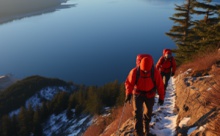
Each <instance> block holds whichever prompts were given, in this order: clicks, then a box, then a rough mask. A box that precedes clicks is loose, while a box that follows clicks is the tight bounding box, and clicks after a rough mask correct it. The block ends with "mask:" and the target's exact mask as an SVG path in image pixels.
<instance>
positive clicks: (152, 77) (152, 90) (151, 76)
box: [135, 65, 156, 93]
mask: <svg viewBox="0 0 220 136" xmlns="http://www.w3.org/2000/svg"><path fill="white" fill-rule="evenodd" d="M140 72H141V70H140V67H138V68H137V71H136V80H135V85H137V82H138V79H139V78H140ZM150 78H151V79H152V81H153V84H154V87H153V88H152V89H151V90H150V91H149V92H144V93H153V92H156V81H155V78H154V65H153V66H152V68H151V74H150ZM142 93H143V92H142Z"/></svg>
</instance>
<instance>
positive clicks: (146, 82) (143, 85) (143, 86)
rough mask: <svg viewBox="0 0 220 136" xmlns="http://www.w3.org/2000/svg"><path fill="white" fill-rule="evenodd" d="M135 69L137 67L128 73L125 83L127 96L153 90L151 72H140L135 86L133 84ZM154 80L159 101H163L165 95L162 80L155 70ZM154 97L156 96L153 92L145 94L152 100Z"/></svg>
mask: <svg viewBox="0 0 220 136" xmlns="http://www.w3.org/2000/svg"><path fill="white" fill-rule="evenodd" d="M137 68H138V67H135V68H133V69H132V70H131V71H130V73H129V75H128V77H127V79H126V81H125V89H126V95H127V94H138V92H137V90H141V91H146V92H148V91H149V90H151V89H153V88H154V83H153V81H152V79H151V72H148V73H147V74H144V72H142V71H141V70H140V77H139V79H138V82H137V84H135V81H136V75H137V74H136V72H137ZM143 77H145V78H143ZM146 77H147V78H146ZM154 80H155V83H156V89H157V92H158V95H159V99H161V100H164V95H165V92H164V83H163V80H162V77H161V75H160V73H159V71H158V70H157V69H156V68H154ZM155 95H156V93H155V92H153V93H146V97H147V98H153V97H155Z"/></svg>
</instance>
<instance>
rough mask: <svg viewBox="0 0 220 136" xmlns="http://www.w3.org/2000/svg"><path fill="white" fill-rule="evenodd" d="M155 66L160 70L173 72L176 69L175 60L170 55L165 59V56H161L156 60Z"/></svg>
mask: <svg viewBox="0 0 220 136" xmlns="http://www.w3.org/2000/svg"><path fill="white" fill-rule="evenodd" d="M156 68H157V69H158V70H159V71H160V72H164V73H175V71H176V61H175V59H174V58H173V57H171V58H169V59H165V57H164V56H162V57H160V59H159V60H158V62H157V64H156Z"/></svg>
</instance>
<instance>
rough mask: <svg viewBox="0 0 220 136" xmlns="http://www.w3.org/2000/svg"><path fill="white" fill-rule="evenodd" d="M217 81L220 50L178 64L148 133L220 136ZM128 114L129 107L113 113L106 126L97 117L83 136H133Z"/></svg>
mask: <svg viewBox="0 0 220 136" xmlns="http://www.w3.org/2000/svg"><path fill="white" fill-rule="evenodd" d="M219 79H220V51H216V52H210V53H206V54H200V56H199V57H196V58H195V59H194V60H193V61H192V62H189V63H186V64H183V65H181V66H180V67H179V68H178V69H177V73H176V76H175V77H174V78H173V79H172V80H170V82H169V86H168V89H167V92H168V93H167V94H166V98H165V104H164V105H163V106H161V107H160V106H158V105H157V104H155V105H154V112H153V113H154V114H153V119H152V122H151V124H150V125H151V132H152V133H154V134H156V135H157V136H174V135H178V136H204V135H205V136H219V135H220V129H219V127H220V124H219V122H220V120H219V119H220V116H219V115H220V114H219V109H220V107H219V105H220V101H219V97H220V94H219V93H220V80H219ZM156 99H157V98H156ZM156 102H157V100H156ZM131 112H132V106H129V105H126V106H125V109H124V110H123V107H121V108H119V109H117V110H115V111H112V115H109V116H108V117H105V118H106V120H107V119H109V118H115V119H114V120H112V123H109V122H108V124H106V123H104V122H105V120H103V117H98V118H96V119H95V121H93V124H92V125H91V126H90V127H89V128H88V129H87V131H86V132H85V133H84V136H90V135H91V134H93V135H91V136H98V135H100V136H109V135H111V136H133V134H132V132H133V131H134V125H133V123H134V120H133V118H132V115H131ZM114 114H116V115H117V116H115V115H114ZM119 125H120V127H119ZM118 130H119V131H118Z"/></svg>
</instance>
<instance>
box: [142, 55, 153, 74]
mask: <svg viewBox="0 0 220 136" xmlns="http://www.w3.org/2000/svg"><path fill="white" fill-rule="evenodd" d="M152 66H153V59H152V57H144V58H143V59H141V63H140V70H142V71H145V72H146V71H150V70H151V68H152Z"/></svg>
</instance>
